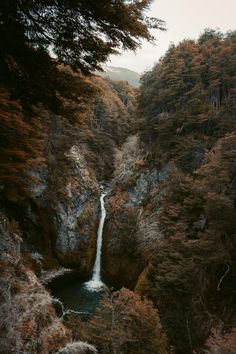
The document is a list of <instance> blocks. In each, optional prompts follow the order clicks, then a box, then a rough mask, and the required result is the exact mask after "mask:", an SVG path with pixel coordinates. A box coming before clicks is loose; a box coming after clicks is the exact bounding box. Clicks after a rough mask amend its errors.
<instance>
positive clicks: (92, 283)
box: [85, 191, 106, 291]
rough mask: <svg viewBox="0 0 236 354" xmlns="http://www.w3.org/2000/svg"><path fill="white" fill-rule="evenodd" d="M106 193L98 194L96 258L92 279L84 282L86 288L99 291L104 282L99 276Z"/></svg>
mask: <svg viewBox="0 0 236 354" xmlns="http://www.w3.org/2000/svg"><path fill="white" fill-rule="evenodd" d="M105 196H106V193H105V192H103V191H102V194H101V196H100V206H101V218H100V222H99V227H98V232H97V252H96V259H95V263H94V266H93V273H92V279H91V280H89V281H88V282H87V283H85V286H86V288H87V289H88V290H91V291H99V290H101V289H102V288H103V287H104V286H105V284H104V283H103V282H102V277H101V259H102V236H103V227H104V222H105V218H106V209H105V206H104V198H105Z"/></svg>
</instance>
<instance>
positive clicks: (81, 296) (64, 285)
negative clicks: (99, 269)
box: [50, 279, 103, 313]
mask: <svg viewBox="0 0 236 354" xmlns="http://www.w3.org/2000/svg"><path fill="white" fill-rule="evenodd" d="M50 290H51V294H52V295H53V296H54V297H56V298H58V299H60V300H61V301H62V303H63V305H64V308H65V310H74V311H78V312H85V313H93V312H94V311H95V310H96V308H97V306H98V304H99V302H100V300H101V297H102V295H103V292H102V291H90V290H88V289H87V288H86V286H85V283H83V282H81V281H79V280H78V279H74V280H73V281H69V282H68V281H66V280H64V281H63V279H61V280H60V281H59V282H57V283H56V284H52V285H51V286H50Z"/></svg>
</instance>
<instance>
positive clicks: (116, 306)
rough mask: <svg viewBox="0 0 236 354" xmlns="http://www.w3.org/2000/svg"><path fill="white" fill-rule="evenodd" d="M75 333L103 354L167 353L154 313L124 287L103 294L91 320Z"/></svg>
mask: <svg viewBox="0 0 236 354" xmlns="http://www.w3.org/2000/svg"><path fill="white" fill-rule="evenodd" d="M79 333H80V336H82V338H83V339H86V340H89V341H90V342H92V343H93V344H95V345H96V346H97V348H98V349H99V350H100V351H101V353H103V354H106V353H107V354H108V353H109V354H111V353H112V354H118V353H120V352H122V353H124V354H126V353H127V354H135V353H142V354H145V353H153V354H154V353H159V354H167V353H168V345H167V341H166V338H165V335H164V334H163V332H162V329H161V326H160V323H159V318H158V313H157V310H155V309H154V308H153V306H152V304H151V303H150V302H149V301H147V300H143V301H142V300H141V298H140V297H139V296H138V295H137V294H135V293H133V292H132V291H130V290H128V289H125V288H122V289H121V290H120V291H117V292H115V293H111V294H109V293H107V294H105V295H104V298H103V300H102V302H101V305H100V307H99V309H98V310H97V312H96V313H95V315H94V317H93V318H92V319H91V320H90V321H89V322H88V323H82V324H81V328H79Z"/></svg>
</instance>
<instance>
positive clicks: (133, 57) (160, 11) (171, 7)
mask: <svg viewBox="0 0 236 354" xmlns="http://www.w3.org/2000/svg"><path fill="white" fill-rule="evenodd" d="M147 15H148V16H150V17H157V18H160V19H162V20H164V21H165V22H166V27H167V30H168V31H167V32H160V31H155V33H154V35H155V37H156V39H157V43H156V46H152V45H151V44H147V43H145V42H144V43H143V46H142V49H141V50H138V51H137V54H134V53H132V52H130V51H129V52H125V53H123V54H122V55H120V56H111V60H110V62H108V63H107V64H108V65H111V66H122V67H125V68H128V69H131V70H134V71H137V72H140V73H142V72H143V71H144V70H146V69H150V68H152V66H153V64H154V63H155V62H157V61H158V59H159V58H160V57H161V56H162V55H163V54H164V53H165V52H166V50H167V49H168V47H169V44H170V43H171V42H174V43H175V44H177V43H178V42H180V41H181V40H183V39H185V38H191V39H196V38H198V37H199V35H200V33H202V32H203V30H204V28H207V27H208V28H209V27H210V28H214V29H216V28H218V29H220V30H221V31H222V32H226V31H228V30H236V0H155V1H154V2H153V4H152V6H151V8H150V11H149V12H147Z"/></svg>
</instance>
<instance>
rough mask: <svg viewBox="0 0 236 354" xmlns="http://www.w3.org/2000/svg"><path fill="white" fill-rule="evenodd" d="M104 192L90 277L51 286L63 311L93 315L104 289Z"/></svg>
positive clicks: (102, 192)
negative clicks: (87, 279) (80, 280)
mask: <svg viewBox="0 0 236 354" xmlns="http://www.w3.org/2000/svg"><path fill="white" fill-rule="evenodd" d="M106 194H107V193H106V192H104V191H103V188H102V187H101V196H100V208H101V217H100V221H99V227H98V231H97V250H96V258H95V262H94V266H93V271H92V277H91V279H90V280H89V281H88V282H86V283H80V282H79V281H78V280H77V281H75V279H74V280H73V279H72V281H70V282H69V283H66V282H65V283H64V284H63V279H62V280H61V281H60V286H58V285H57V286H55V287H54V286H53V285H52V286H51V287H50V288H51V291H52V295H53V296H55V297H57V298H58V299H60V300H61V301H62V303H63V304H64V308H65V310H68V309H70V310H74V311H78V312H85V313H93V312H94V311H95V310H96V307H97V306H98V304H99V301H100V299H101V296H102V290H103V289H104V287H105V284H104V282H103V281H102V241H103V227H104V223H105V219H106V209H105V203H104V198H105V196H106Z"/></svg>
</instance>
